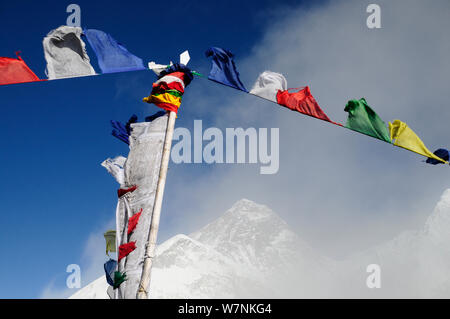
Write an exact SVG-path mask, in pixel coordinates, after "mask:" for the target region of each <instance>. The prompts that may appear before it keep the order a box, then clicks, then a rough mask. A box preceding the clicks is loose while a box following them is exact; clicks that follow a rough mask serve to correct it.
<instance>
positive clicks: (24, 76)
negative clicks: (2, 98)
mask: <svg viewBox="0 0 450 319" xmlns="http://www.w3.org/2000/svg"><path fill="white" fill-rule="evenodd" d="M16 55H17V59H14V58H6V57H0V85H5V84H15V83H24V82H36V81H42V80H41V79H39V78H38V77H37V75H36V74H34V73H33V71H31V69H30V68H29V67H28V65H27V64H26V63H25V61H24V60H22V58H21V57H20V55H19V52H16Z"/></svg>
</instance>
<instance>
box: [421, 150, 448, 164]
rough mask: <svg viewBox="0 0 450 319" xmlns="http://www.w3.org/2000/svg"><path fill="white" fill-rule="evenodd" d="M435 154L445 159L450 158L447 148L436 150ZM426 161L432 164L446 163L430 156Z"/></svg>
mask: <svg viewBox="0 0 450 319" xmlns="http://www.w3.org/2000/svg"><path fill="white" fill-rule="evenodd" d="M433 154H434V155H436V156H437V157H440V158H442V159H443V160H444V161H448V160H449V153H448V151H447V150H446V149H445V148H440V149H437V150H436V151H434V153H433ZM425 162H427V163H428V164H432V165H436V164H444V163H442V162H441V161H438V160H436V159H434V158H430V157H428V158H427V160H426V161H425Z"/></svg>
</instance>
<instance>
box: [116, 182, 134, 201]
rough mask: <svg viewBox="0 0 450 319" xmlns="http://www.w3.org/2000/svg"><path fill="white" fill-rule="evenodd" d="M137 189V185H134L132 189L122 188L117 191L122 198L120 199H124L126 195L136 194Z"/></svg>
mask: <svg viewBox="0 0 450 319" xmlns="http://www.w3.org/2000/svg"><path fill="white" fill-rule="evenodd" d="M136 189H137V186H136V185H134V186H132V187H130V188H126V189H123V188H120V189H118V190H117V197H119V198H120V197H122V196H123V195H125V194H127V193H130V192H134V191H135V190H136Z"/></svg>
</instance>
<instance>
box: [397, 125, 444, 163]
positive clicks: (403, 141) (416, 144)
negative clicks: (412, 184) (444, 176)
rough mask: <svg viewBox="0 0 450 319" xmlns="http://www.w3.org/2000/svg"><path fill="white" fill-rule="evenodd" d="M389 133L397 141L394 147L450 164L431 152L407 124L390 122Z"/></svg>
mask: <svg viewBox="0 0 450 319" xmlns="http://www.w3.org/2000/svg"><path fill="white" fill-rule="evenodd" d="M389 132H390V135H391V140H393V141H394V140H395V141H394V145H396V146H399V147H403V148H405V149H407V150H410V151H412V152H415V153H417V154H420V155H423V156H426V157H431V158H434V159H435V160H438V161H441V162H443V163H446V164H448V163H447V162H446V161H444V160H443V159H442V158H440V157H437V156H436V155H434V154H433V153H432V152H430V150H428V148H427V147H426V146H425V144H424V143H423V142H422V141H421V139H420V138H419V137H418V136H417V135H416V133H414V131H413V130H411V129H410V128H409V127H408V125H406V123H404V122H402V121H400V120H395V121H394V122H393V123H391V122H389Z"/></svg>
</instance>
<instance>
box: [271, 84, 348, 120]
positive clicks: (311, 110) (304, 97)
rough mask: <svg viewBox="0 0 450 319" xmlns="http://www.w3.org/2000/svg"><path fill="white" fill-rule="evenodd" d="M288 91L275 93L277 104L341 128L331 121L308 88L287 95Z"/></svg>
mask: <svg viewBox="0 0 450 319" xmlns="http://www.w3.org/2000/svg"><path fill="white" fill-rule="evenodd" d="M289 90H292V89H287V90H286V91H281V90H278V93H277V103H278V104H280V105H282V106H285V107H287V108H289V109H291V110H293V111H297V112H300V113H303V114H306V115H309V116H312V117H315V118H318V119H321V120H324V121H328V122H330V123H333V124H337V125H340V126H342V124H339V123H335V122H333V121H331V120H330V119H329V118H328V116H327V115H326V114H325V112H324V111H322V109H321V108H320V106H319V104H318V103H317V102H316V99H315V98H314V96H312V94H311V91H310V89H309V86H306V87H304V88H303V89H301V90H300V91H298V92H294V93H289Z"/></svg>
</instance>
